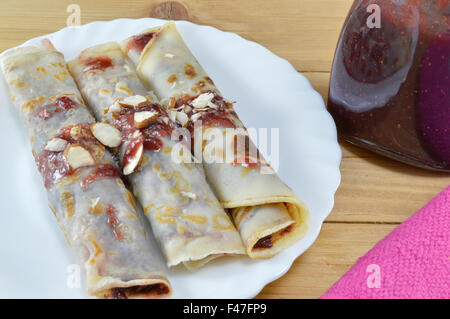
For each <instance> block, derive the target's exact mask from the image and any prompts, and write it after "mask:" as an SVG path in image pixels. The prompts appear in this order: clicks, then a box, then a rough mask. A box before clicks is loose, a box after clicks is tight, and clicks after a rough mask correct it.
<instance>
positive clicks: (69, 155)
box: [64, 144, 95, 169]
mask: <svg viewBox="0 0 450 319" xmlns="http://www.w3.org/2000/svg"><path fill="white" fill-rule="evenodd" d="M64 156H65V157H66V160H67V162H68V163H69V165H70V167H72V168H73V169H77V168H79V167H83V166H90V165H94V164H95V161H94V158H93V157H92V155H91V153H89V152H88V151H87V150H86V149H85V148H84V147H82V146H80V145H76V144H75V145H70V146H69V147H68V148H66V150H65V152H64Z"/></svg>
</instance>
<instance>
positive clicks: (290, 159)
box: [0, 18, 341, 298]
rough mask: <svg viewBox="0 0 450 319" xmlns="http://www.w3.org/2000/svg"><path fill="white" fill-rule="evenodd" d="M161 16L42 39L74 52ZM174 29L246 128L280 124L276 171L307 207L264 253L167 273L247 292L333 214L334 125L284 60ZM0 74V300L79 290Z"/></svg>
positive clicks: (279, 268)
mask: <svg viewBox="0 0 450 319" xmlns="http://www.w3.org/2000/svg"><path fill="white" fill-rule="evenodd" d="M163 23H164V21H163V20H158V19H150V18H146V19H138V20H129V19H119V20H114V21H108V22H93V23H89V24H87V25H84V26H81V27H69V28H64V29H62V30H60V31H58V32H56V33H53V34H50V35H47V36H46V37H48V38H50V39H51V41H52V42H53V43H54V45H55V46H56V48H57V49H59V50H60V51H62V52H63V53H64V55H65V57H66V59H73V58H74V57H76V55H77V54H78V53H79V52H80V51H81V50H82V49H85V48H87V47H89V46H92V45H95V44H98V43H102V42H106V41H114V40H122V39H124V38H125V37H128V36H130V35H132V34H135V33H138V32H140V31H142V30H144V29H146V28H149V27H153V26H158V25H161V24H163ZM177 27H178V28H179V30H180V32H181V34H182V35H183V37H184V39H185V41H186V43H187V44H188V46H189V48H191V50H192V51H193V53H194V55H195V56H196V57H197V58H198V60H199V61H200V63H201V64H202V65H203V66H204V68H205V69H206V70H207V72H208V73H209V75H210V76H211V78H213V79H214V81H215V82H216V84H217V86H218V87H219V88H220V90H221V91H222V93H223V94H224V95H225V96H226V97H227V98H228V99H230V100H233V101H237V103H236V111H237V113H238V114H239V116H240V118H241V119H242V120H243V122H244V123H245V124H246V126H247V127H253V128H260V127H263V128H269V129H270V128H279V129H280V141H281V142H280V170H279V175H280V176H281V178H282V179H283V180H284V181H285V182H286V183H287V184H288V185H290V186H291V187H292V188H293V189H294V191H295V192H296V194H297V195H298V196H299V198H300V199H301V200H303V201H304V202H305V203H306V205H307V206H308V207H309V209H310V213H311V219H310V226H309V230H308V233H307V234H306V236H305V237H304V238H303V239H302V240H301V241H299V242H297V243H296V244H295V245H293V246H292V247H290V248H288V249H286V250H285V251H284V252H282V253H281V254H279V255H278V256H276V257H274V258H272V259H269V260H259V261H258V260H250V259H248V258H237V259H232V258H229V259H228V260H222V261H217V262H213V263H211V264H209V265H207V266H206V267H205V268H203V269H201V270H199V271H197V272H195V273H190V272H188V271H185V270H181V269H175V270H170V271H168V277H169V280H170V281H171V283H172V285H173V290H174V297H175V298H251V297H254V296H256V295H257V294H258V292H259V291H260V290H261V289H262V288H263V287H264V286H265V285H266V284H268V283H269V282H271V281H273V280H275V279H277V278H279V277H280V276H282V275H283V274H284V273H286V272H287V271H288V269H289V268H290V267H291V265H292V263H293V262H294V260H295V259H296V258H297V257H298V256H300V255H301V254H302V253H303V252H304V251H305V250H306V249H308V247H310V246H311V244H312V243H313V242H314V240H315V239H316V238H317V236H318V234H319V231H320V228H321V226H322V222H323V220H324V219H325V218H326V217H327V216H328V214H329V213H330V212H331V209H332V207H333V203H334V193H335V191H336V189H337V187H338V185H339V182H340V173H339V164H340V160H341V151H340V148H339V146H338V143H337V138H336V128H335V125H334V122H333V120H332V118H331V116H330V115H329V114H328V112H327V110H326V109H325V106H324V103H323V100H322V98H321V96H320V95H319V94H318V93H317V92H316V91H314V89H313V88H312V87H311V85H310V84H309V82H308V80H307V79H306V78H305V77H304V76H302V75H301V74H299V73H298V72H297V71H296V70H295V69H294V68H293V67H292V65H291V64H290V63H289V62H287V61H286V60H284V59H281V58H279V57H277V56H275V55H274V54H273V53H271V52H270V51H268V50H267V49H265V48H264V47H262V46H261V45H259V44H257V43H254V42H251V41H247V40H245V39H243V38H241V37H240V36H238V35H236V34H233V33H228V32H222V31H220V30H217V29H215V28H212V27H208V26H199V25H195V24H192V23H189V22H184V21H179V22H177ZM42 38H43V37H39V38H35V39H32V40H29V41H27V42H26V43H25V44H32V43H36V42H37V41H39V40H40V39H42ZM292 40H293V41H295V37H293V39H292ZM25 44H24V45H25ZM1 78H2V77H1ZM1 82H2V83H0V100H1V102H2V106H1V107H0V143H1V147H2V150H3V151H2V156H1V157H0V174H1V177H2V179H1V182H0V211H1V215H2V216H1V231H0V298H84V297H87V295H86V289H85V287H84V285H82V286H81V288H69V287H68V285H67V281H68V275H69V274H71V270H70V267H69V268H68V266H69V265H70V264H74V263H76V259H75V256H74V255H72V253H71V251H70V249H69V247H68V246H67V243H66V241H65V239H64V236H63V234H62V232H61V231H60V230H59V227H58V224H57V222H56V220H55V218H54V216H53V215H52V214H51V212H50V210H49V208H48V206H47V199H46V192H45V190H44V187H43V185H42V181H41V178H40V175H39V173H38V171H37V169H36V167H35V164H34V162H33V157H32V156H31V151H30V146H29V143H28V138H27V137H26V135H25V131H24V129H23V127H22V123H21V122H20V120H19V116H18V115H17V114H16V112H15V111H14V109H13V106H12V104H11V102H10V97H9V94H8V89H7V87H6V84H5V83H4V80H3V79H2V80H1ZM82 281H84V280H82Z"/></svg>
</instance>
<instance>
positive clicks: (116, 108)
mask: <svg viewBox="0 0 450 319" xmlns="http://www.w3.org/2000/svg"><path fill="white" fill-rule="evenodd" d="M121 109H122V107H121V106H120V103H119V101H114V103H113V104H112V105H111V106H110V107H109V109H108V113H116V112H120V110H121Z"/></svg>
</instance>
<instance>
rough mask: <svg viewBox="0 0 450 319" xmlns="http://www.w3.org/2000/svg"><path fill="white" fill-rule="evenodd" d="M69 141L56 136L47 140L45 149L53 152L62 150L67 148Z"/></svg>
mask: <svg viewBox="0 0 450 319" xmlns="http://www.w3.org/2000/svg"><path fill="white" fill-rule="evenodd" d="M67 144H68V142H67V141H66V140H64V139H62V138H59V137H54V138H52V139H51V140H49V141H48V142H47V145H45V148H44V149H45V150H47V151H51V152H62V151H64V150H65V149H66V146H67Z"/></svg>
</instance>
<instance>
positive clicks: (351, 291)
mask: <svg viewBox="0 0 450 319" xmlns="http://www.w3.org/2000/svg"><path fill="white" fill-rule="evenodd" d="M449 234H450V186H449V187H447V188H446V189H445V190H444V191H443V192H442V193H440V194H439V195H438V196H437V197H435V198H434V199H432V200H431V201H430V202H429V203H428V204H427V205H425V207H423V208H422V209H421V210H419V211H418V212H417V213H415V214H414V215H413V216H412V217H410V218H408V219H407V220H406V221H405V222H404V223H402V224H401V225H400V226H398V227H397V228H396V229H394V230H393V231H392V232H391V233H390V234H389V235H387V236H386V237H385V238H384V239H382V240H381V241H380V242H378V243H377V244H376V245H375V246H374V247H373V248H372V249H371V250H370V251H369V252H368V253H367V254H366V255H365V256H363V257H361V258H359V259H358V261H357V262H356V264H355V265H353V267H352V268H350V270H349V271H348V272H347V273H346V274H345V275H344V276H343V277H342V278H341V279H340V280H339V281H338V282H336V283H335V284H334V285H333V286H332V287H331V288H330V289H329V290H328V292H327V293H326V294H325V295H323V296H322V297H321V298H326V299H334V298H339V299H347V298H364V299H366V298H387V299H391V298H392V299H393V298H405V299H406V298H426V299H428V298H430V299H431V298H446V299H448V298H450V236H449Z"/></svg>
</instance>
